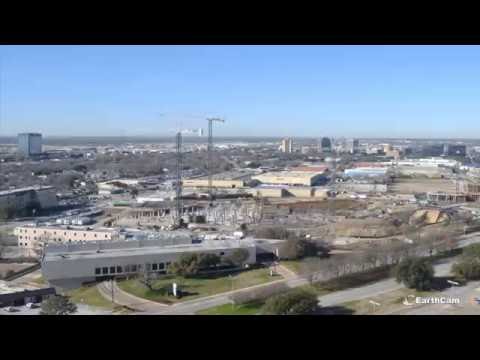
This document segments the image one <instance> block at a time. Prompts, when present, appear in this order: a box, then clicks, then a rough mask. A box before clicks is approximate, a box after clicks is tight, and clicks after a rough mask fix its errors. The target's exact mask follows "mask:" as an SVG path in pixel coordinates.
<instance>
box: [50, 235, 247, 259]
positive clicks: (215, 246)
mask: <svg viewBox="0 0 480 360" xmlns="http://www.w3.org/2000/svg"><path fill="white" fill-rule="evenodd" d="M120 243H124V244H125V243H128V241H123V242H121V241H117V244H120ZM132 243H133V244H132V247H125V248H113V249H102V248H101V244H98V248H97V249H88V248H87V247H85V250H83V249H80V250H76V251H68V248H67V246H63V248H64V249H65V250H64V251H60V247H61V246H62V245H56V246H55V247H51V248H50V247H47V248H46V252H45V257H44V259H43V261H63V260H79V259H99V258H111V257H131V256H141V255H157V254H172V253H184V252H196V251H209V250H210V251H212V250H222V249H235V248H239V247H252V246H255V244H254V242H253V241H251V240H250V241H249V240H213V241H204V242H202V243H198V244H180V245H169V246H158V245H157V246H150V245H151V244H152V243H153V241H145V242H140V246H138V243H139V242H132ZM142 243H143V244H147V246H142ZM134 245H137V246H136V247H134ZM49 248H50V249H49ZM53 248H55V250H56V251H54V252H51V251H50V250H51V249H53Z"/></svg>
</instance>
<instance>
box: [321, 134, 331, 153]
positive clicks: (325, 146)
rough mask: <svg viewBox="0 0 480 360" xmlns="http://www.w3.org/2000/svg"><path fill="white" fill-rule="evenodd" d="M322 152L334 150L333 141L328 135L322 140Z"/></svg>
mask: <svg viewBox="0 0 480 360" xmlns="http://www.w3.org/2000/svg"><path fill="white" fill-rule="evenodd" d="M320 145H321V149H322V152H329V151H332V141H331V140H330V139H329V138H328V137H323V138H322V140H321V141H320Z"/></svg>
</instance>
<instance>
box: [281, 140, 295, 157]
mask: <svg viewBox="0 0 480 360" xmlns="http://www.w3.org/2000/svg"><path fill="white" fill-rule="evenodd" d="M280 149H281V151H282V152H284V153H292V152H293V141H292V139H290V138H287V139H283V140H282V145H281V147H280Z"/></svg>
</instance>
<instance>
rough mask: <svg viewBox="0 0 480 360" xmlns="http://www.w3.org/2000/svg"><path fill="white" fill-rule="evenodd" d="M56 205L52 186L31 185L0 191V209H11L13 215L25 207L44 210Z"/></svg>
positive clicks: (56, 201)
mask: <svg viewBox="0 0 480 360" xmlns="http://www.w3.org/2000/svg"><path fill="white" fill-rule="evenodd" d="M56 206H58V200H57V196H56V193H55V188H54V187H53V186H31V187H25V188H19V189H12V190H5V191H0V210H3V211H11V212H12V213H14V214H13V215H17V214H20V213H21V212H22V211H23V210H26V209H32V210H33V209H38V210H45V209H51V208H54V207H56ZM28 215H31V214H28Z"/></svg>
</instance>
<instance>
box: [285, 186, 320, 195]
mask: <svg viewBox="0 0 480 360" xmlns="http://www.w3.org/2000/svg"><path fill="white" fill-rule="evenodd" d="M287 191H288V192H289V193H290V194H291V195H292V196H295V197H312V196H313V193H314V190H313V189H312V188H294V187H291V188H288V189H287Z"/></svg>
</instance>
